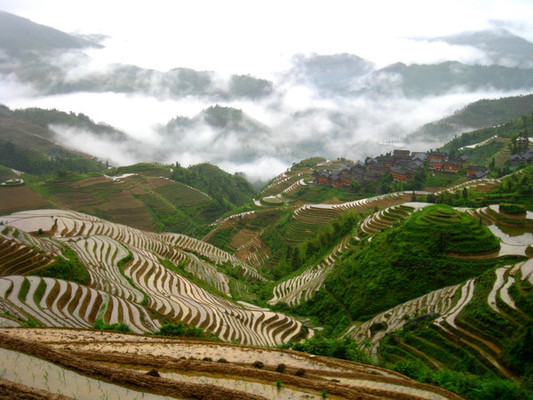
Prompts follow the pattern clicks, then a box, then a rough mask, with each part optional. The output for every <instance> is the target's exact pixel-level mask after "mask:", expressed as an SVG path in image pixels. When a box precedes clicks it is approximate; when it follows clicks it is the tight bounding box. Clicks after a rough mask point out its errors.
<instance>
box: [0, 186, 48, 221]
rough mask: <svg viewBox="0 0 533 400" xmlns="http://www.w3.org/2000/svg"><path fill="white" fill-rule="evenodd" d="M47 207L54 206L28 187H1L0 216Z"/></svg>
mask: <svg viewBox="0 0 533 400" xmlns="http://www.w3.org/2000/svg"><path fill="white" fill-rule="evenodd" d="M45 207H48V208H50V207H52V205H51V204H50V203H49V202H48V201H46V200H45V199H43V198H42V197H41V195H40V194H38V193H36V192H34V191H33V190H31V189H30V188H29V187H28V186H26V185H23V186H11V187H8V186H1V187H0V215H4V214H10V213H12V212H16V211H23V210H31V209H35V208H45Z"/></svg>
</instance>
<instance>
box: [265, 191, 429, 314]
mask: <svg viewBox="0 0 533 400" xmlns="http://www.w3.org/2000/svg"><path fill="white" fill-rule="evenodd" d="M365 204H367V202H366V200H359V201H358V202H351V204H350V205H349V206H346V205H344V206H345V208H343V209H346V210H348V209H352V208H355V207H363V205H365ZM425 205H426V203H406V205H397V206H391V207H388V208H386V209H384V210H382V211H378V212H375V213H373V214H371V215H369V216H368V217H366V218H365V219H364V220H363V221H362V222H361V223H360V224H359V226H358V227H357V228H356V229H355V234H354V235H349V236H347V237H346V238H344V239H343V240H342V241H341V243H339V244H338V245H337V246H335V248H334V249H333V251H332V252H331V253H330V254H328V255H327V256H326V257H325V258H324V259H323V260H322V262H321V263H319V264H318V265H313V266H311V267H309V268H307V269H305V270H304V271H303V272H302V273H300V274H299V275H297V276H295V277H292V278H290V279H287V280H285V281H283V282H281V283H280V284H278V285H276V286H275V287H274V289H273V297H272V299H270V300H269V301H268V303H269V304H272V305H273V304H277V303H280V302H284V303H287V304H288V305H290V306H295V305H298V304H300V303H301V302H303V301H307V300H309V299H311V298H312V297H313V296H314V295H315V293H316V292H317V291H318V290H319V289H320V288H321V287H322V285H323V283H324V281H325V280H326V278H327V276H328V274H329V273H330V272H331V271H332V269H333V268H334V267H335V261H336V260H337V259H338V258H339V257H340V256H341V255H342V254H343V253H344V252H346V251H347V250H348V249H350V248H351V247H352V245H351V244H350V243H351V241H352V240H355V241H359V240H362V239H363V238H367V237H371V236H372V235H374V234H375V233H377V232H380V231H381V230H383V229H385V228H387V227H390V226H392V225H393V224H394V223H396V222H398V221H399V220H401V219H403V218H406V217H407V216H408V215H410V214H411V213H413V212H414V211H415V210H416V209H419V208H422V207H425Z"/></svg>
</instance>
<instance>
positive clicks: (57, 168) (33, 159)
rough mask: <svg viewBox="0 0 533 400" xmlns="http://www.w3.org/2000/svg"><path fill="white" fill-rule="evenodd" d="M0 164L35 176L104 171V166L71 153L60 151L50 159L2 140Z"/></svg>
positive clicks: (0, 143) (0, 141)
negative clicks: (67, 172)
mask: <svg viewBox="0 0 533 400" xmlns="http://www.w3.org/2000/svg"><path fill="white" fill-rule="evenodd" d="M0 164H1V165H5V166H6V167H9V168H13V169H16V170H19V171H23V172H27V173H30V174H34V175H44V174H54V173H59V174H64V173H66V171H76V172H90V171H97V170H102V169H103V164H101V163H99V162H97V161H95V160H91V159H87V158H82V157H73V156H72V154H71V153H68V152H62V151H58V152H56V153H54V154H52V155H49V156H48V157H47V156H45V155H42V154H41V153H38V152H36V151H32V150H28V149H24V148H22V147H20V146H18V145H16V144H13V143H12V142H10V141H3V140H0Z"/></svg>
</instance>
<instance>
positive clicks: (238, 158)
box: [161, 105, 282, 163]
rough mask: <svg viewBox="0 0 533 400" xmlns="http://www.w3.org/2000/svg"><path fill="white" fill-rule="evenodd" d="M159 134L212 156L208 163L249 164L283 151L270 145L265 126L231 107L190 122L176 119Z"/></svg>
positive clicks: (218, 108)
mask: <svg viewBox="0 0 533 400" xmlns="http://www.w3.org/2000/svg"><path fill="white" fill-rule="evenodd" d="M200 132H201V133H200ZM161 133H162V135H163V136H164V137H166V138H167V139H168V140H171V141H173V142H174V141H175V142H176V143H177V142H178V141H179V142H180V143H182V144H189V146H190V148H191V149H194V148H197V150H198V151H202V152H204V153H206V154H211V156H210V157H209V160H210V162H214V163H219V162H221V161H223V160H224V159H230V160H231V161H234V162H250V161H253V160H255V159H257V157H258V156H260V155H264V156H269V155H278V154H280V153H282V149H279V148H277V147H276V146H275V145H274V144H272V142H271V140H270V135H271V132H270V129H269V128H268V127H267V126H266V125H264V124H262V123H261V122H259V121H257V120H255V119H253V118H252V117H250V116H249V115H247V114H246V113H244V112H243V111H242V110H240V109H236V108H232V107H222V106H219V105H216V106H212V107H209V108H207V109H205V110H203V111H202V112H200V113H199V114H198V115H196V116H195V117H193V118H188V117H176V118H174V119H172V120H171V121H169V122H168V123H167V125H166V126H165V127H163V128H162V130H161ZM198 133H200V134H198ZM200 147H201V149H200ZM259 149H261V151H260V154H259ZM221 151H222V152H223V154H221Z"/></svg>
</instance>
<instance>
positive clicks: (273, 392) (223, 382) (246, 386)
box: [160, 372, 322, 400]
mask: <svg viewBox="0 0 533 400" xmlns="http://www.w3.org/2000/svg"><path fill="white" fill-rule="evenodd" d="M160 374H161V376H162V377H163V378H167V379H172V380H175V381H180V382H193V383H201V384H209V385H216V386H220V387H224V388H227V389H232V390H238V391H242V392H246V393H254V394H256V395H258V396H263V397H266V398H267V399H273V400H274V399H275V400H286V399H291V400H292V399H294V400H309V399H321V398H322V396H321V395H319V394H317V393H312V392H304V391H302V390H296V389H292V388H288V387H285V386H284V385H283V380H281V387H279V388H278V387H277V385H276V382H272V385H269V384H266V383H260V382H255V381H249V380H238V379H229V378H215V377H210V376H204V375H189V374H187V375H185V374H177V373H171V372H167V373H160Z"/></svg>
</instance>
